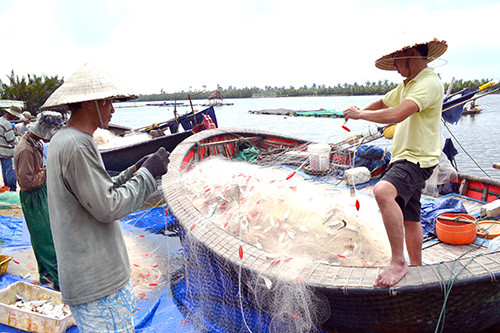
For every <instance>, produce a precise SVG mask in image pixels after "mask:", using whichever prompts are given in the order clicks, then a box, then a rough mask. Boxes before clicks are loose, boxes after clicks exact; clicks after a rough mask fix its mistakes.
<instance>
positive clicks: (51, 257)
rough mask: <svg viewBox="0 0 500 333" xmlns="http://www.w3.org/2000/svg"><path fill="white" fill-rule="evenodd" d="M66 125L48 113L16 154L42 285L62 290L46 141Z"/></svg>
mask: <svg viewBox="0 0 500 333" xmlns="http://www.w3.org/2000/svg"><path fill="white" fill-rule="evenodd" d="M61 125H62V116H61V114H60V113H57V112H51V111H45V112H42V113H40V114H38V118H37V121H36V122H35V123H34V124H33V125H32V126H30V127H29V129H28V132H27V133H26V134H25V135H23V136H22V137H21V139H20V140H19V143H18V144H17V145H16V148H15V151H14V165H15V167H16V173H17V181H18V183H19V187H20V189H21V190H20V192H19V198H20V200H21V206H22V208H23V215H24V219H25V221H26V225H27V226H28V230H29V232H30V237H31V245H32V247H33V252H34V253H35V258H36V261H37V263H38V273H39V274H40V282H41V283H42V284H49V283H50V284H52V285H53V287H54V289H56V290H59V279H58V277H57V259H56V252H55V249H54V242H53V241H52V232H51V230H50V221H49V206H48V203H47V176H46V170H45V165H43V162H42V157H43V147H42V141H44V142H48V141H50V139H51V138H52V136H53V135H54V133H55V132H56V131H57V130H58V129H59V128H60V127H61Z"/></svg>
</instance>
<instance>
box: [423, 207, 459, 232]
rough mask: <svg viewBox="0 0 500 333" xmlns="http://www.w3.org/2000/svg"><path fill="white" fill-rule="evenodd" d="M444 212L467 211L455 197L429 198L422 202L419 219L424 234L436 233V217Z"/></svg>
mask: <svg viewBox="0 0 500 333" xmlns="http://www.w3.org/2000/svg"><path fill="white" fill-rule="evenodd" d="M445 213H467V210H466V209H465V207H464V204H463V203H462V202H461V201H460V200H458V199H455V198H447V199H443V200H429V201H426V202H424V203H423V204H422V207H421V210H420V221H422V228H423V229H424V236H429V235H436V217H438V216H439V215H441V214H445Z"/></svg>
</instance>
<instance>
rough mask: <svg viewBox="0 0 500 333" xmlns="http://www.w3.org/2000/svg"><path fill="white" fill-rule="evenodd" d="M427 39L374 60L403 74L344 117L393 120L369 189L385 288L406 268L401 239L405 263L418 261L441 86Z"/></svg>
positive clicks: (435, 47) (436, 146)
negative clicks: (386, 256) (386, 248)
mask: <svg viewBox="0 0 500 333" xmlns="http://www.w3.org/2000/svg"><path fill="white" fill-rule="evenodd" d="M447 47H448V46H447V44H446V42H445V41H439V40H437V39H433V40H431V41H428V42H422V41H419V43H415V44H410V45H409V46H405V47H403V48H401V49H399V50H397V51H394V52H392V53H389V54H387V55H385V56H383V57H381V58H380V59H378V60H377V61H376V62H375V66H377V67H378V68H380V69H384V70H397V71H398V73H399V74H401V76H403V77H405V78H406V79H405V80H404V81H403V83H401V84H400V85H399V86H398V87H396V88H395V89H394V90H392V91H390V92H388V93H387V94H386V95H385V96H384V97H382V98H381V99H379V100H377V101H375V102H373V103H371V104H369V105H368V106H366V107H365V108H363V109H359V108H358V107H356V106H351V107H349V108H348V109H347V110H345V111H344V117H345V119H346V120H347V119H364V120H368V121H373V122H377V123H382V124H393V123H395V124H397V126H396V130H395V133H394V138H393V144H392V157H391V163H390V165H389V167H388V169H387V170H386V172H385V173H384V175H383V176H382V179H381V180H380V181H379V182H378V183H377V184H376V185H375V187H374V189H373V193H374V195H375V199H376V200H377V204H378V206H379V208H380V212H381V214H382V219H383V221H384V225H385V229H386V231H387V236H388V238H389V243H390V246H391V261H390V264H389V267H388V268H387V269H386V270H384V271H383V272H382V273H380V274H379V276H378V277H377V278H376V279H375V281H374V283H373V284H374V285H375V286H382V287H389V286H392V285H394V284H396V283H398V282H399V281H400V280H401V279H402V278H403V277H404V276H405V274H406V273H407V272H408V264H407V263H406V260H405V257H404V242H405V241H406V248H407V250H408V256H409V258H410V264H411V265H422V241H423V231H422V225H421V224H420V196H421V193H422V189H423V187H424V183H425V181H426V180H427V179H428V178H429V177H430V176H431V174H432V172H433V169H434V167H435V166H436V165H437V164H438V162H439V156H440V154H441V143H440V131H439V130H440V124H441V122H440V118H441V111H442V104H443V97H444V87H443V84H442V82H441V80H440V79H439V77H438V76H437V75H436V74H435V73H434V72H433V70H432V69H431V68H429V67H427V63H429V62H431V61H432V60H435V59H436V58H438V57H439V56H441V55H442V54H443V53H444V52H445V51H446V49H447Z"/></svg>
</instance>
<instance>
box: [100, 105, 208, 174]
mask: <svg viewBox="0 0 500 333" xmlns="http://www.w3.org/2000/svg"><path fill="white" fill-rule="evenodd" d="M205 115H208V116H210V118H211V119H212V121H213V123H214V124H215V126H217V117H216V115H215V111H214V108H213V107H212V106H211V107H209V108H207V109H205V110H202V111H199V112H196V113H194V115H193V113H188V114H185V115H182V116H180V117H177V118H175V119H170V120H167V121H165V122H162V123H160V124H155V125H152V126H146V127H142V128H140V129H136V130H132V129H131V128H128V127H125V126H119V125H110V126H109V127H108V129H109V130H110V131H111V132H113V133H114V134H116V135H124V134H126V133H130V132H131V131H137V132H143V133H152V131H157V132H158V131H161V133H163V131H165V130H166V129H167V128H168V129H169V130H170V132H171V134H167V135H162V136H158V137H152V138H151V140H148V141H143V142H139V143H135V144H131V145H127V146H122V147H115V148H108V149H101V150H100V152H101V156H102V159H103V162H104V165H105V167H106V170H107V171H108V173H110V174H113V175H114V174H117V173H119V172H121V171H123V170H125V169H126V168H128V167H129V166H131V165H132V164H134V163H135V162H137V161H138V160H139V159H140V158H141V157H143V156H145V155H148V154H151V153H154V152H155V151H156V150H158V149H159V148H160V147H164V148H165V149H166V150H167V151H168V152H172V151H173V150H174V148H175V147H176V146H177V145H178V144H179V143H180V142H182V141H183V140H184V139H186V138H187V137H189V136H190V135H192V134H193V133H195V132H197V131H200V130H202V129H203V128H204V127H203V126H204V125H203V116H205ZM180 126H182V128H183V129H184V131H183V132H180V133H179V132H178V131H179V128H180Z"/></svg>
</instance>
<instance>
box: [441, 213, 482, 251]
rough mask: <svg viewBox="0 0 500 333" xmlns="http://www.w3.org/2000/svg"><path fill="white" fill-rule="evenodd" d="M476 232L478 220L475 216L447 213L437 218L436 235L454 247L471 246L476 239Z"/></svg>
mask: <svg viewBox="0 0 500 333" xmlns="http://www.w3.org/2000/svg"><path fill="white" fill-rule="evenodd" d="M469 221H470V222H469ZM476 232H477V227H476V219H475V218H474V217H473V216H470V215H467V214H456V213H446V214H441V215H439V216H438V217H437V218H436V235H437V237H438V238H439V240H441V241H442V242H445V243H448V244H453V245H464V244H470V243H472V242H473V241H474V239H476Z"/></svg>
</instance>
